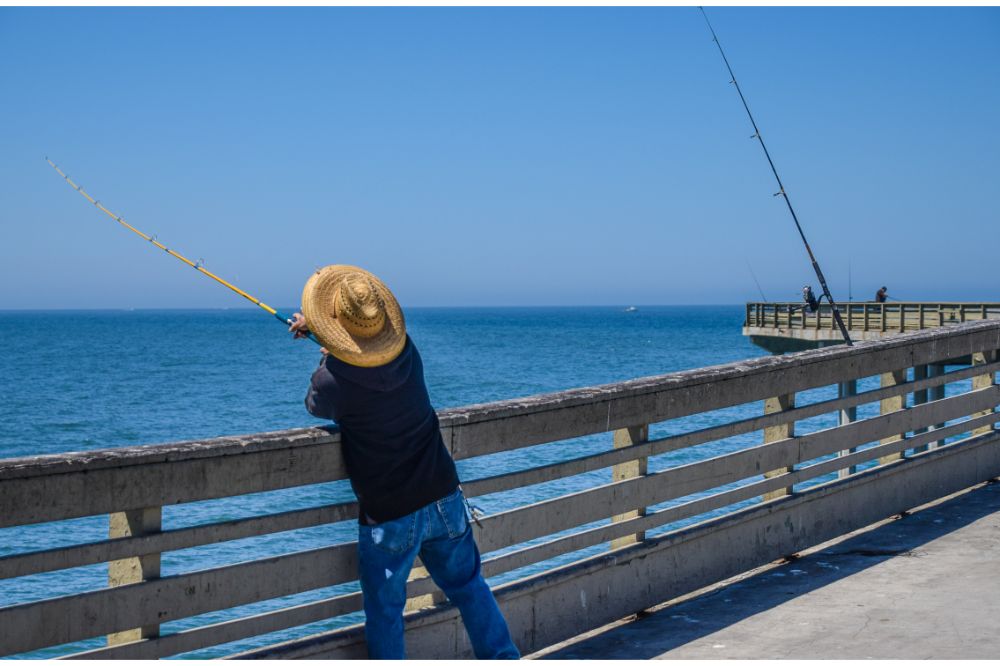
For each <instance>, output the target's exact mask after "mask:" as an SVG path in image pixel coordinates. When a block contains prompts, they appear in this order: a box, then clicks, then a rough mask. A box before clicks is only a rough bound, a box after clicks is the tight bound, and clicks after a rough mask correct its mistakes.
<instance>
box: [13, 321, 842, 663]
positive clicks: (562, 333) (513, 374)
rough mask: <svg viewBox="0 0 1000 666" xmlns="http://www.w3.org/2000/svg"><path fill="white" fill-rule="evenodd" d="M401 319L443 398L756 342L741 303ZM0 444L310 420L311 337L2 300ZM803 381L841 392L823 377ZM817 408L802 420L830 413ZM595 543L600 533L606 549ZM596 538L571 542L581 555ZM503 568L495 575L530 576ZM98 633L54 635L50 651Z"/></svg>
mask: <svg viewBox="0 0 1000 666" xmlns="http://www.w3.org/2000/svg"><path fill="white" fill-rule="evenodd" d="M406 317H407V325H408V330H409V332H410V334H411V336H412V337H413V339H414V341H415V342H416V344H417V346H418V348H419V349H420V351H421V353H422V355H423V358H424V364H425V370H426V376H427V382H428V386H429V389H430V394H431V398H432V400H433V401H434V403H435V405H436V406H437V407H439V408H442V407H451V406H458V405H467V404H471V403H480V402H488V401H492V400H500V399H505V398H512V397H516V396H525V395H531V394H535V393H541V392H549V391H557V390H561V389H567V388H572V387H578V386H587V385H593V384H600V383H606V382H613V381H618V380H624V379H631V378H635V377H640V376H646V375H655V374H661V373H666V372H671V371H676V370H683V369H689V368H696V367H702V366H706V365H714V364H719V363H727V362H730V361H735V360H739V359H746V358H751V357H756V356H760V355H762V352H761V351H760V350H758V349H757V348H755V347H753V346H752V345H750V343H749V342H748V341H747V340H745V339H744V338H743V336H742V335H741V331H740V327H741V325H742V320H743V307H742V306H739V305H736V306H702V307H681V306H676V307H641V308H639V310H638V311H637V312H631V313H627V312H625V311H624V308H623V307H589V308H575V307H573V308H570V307H565V308H559V307H546V308H447V309H445V308H441V309H438V308H414V309H410V310H407V311H406ZM0 349H2V354H0V422H2V423H3V426H4V427H3V428H0V458H10V457H17V456H27V455H37V454H51V453H60V452H66V451H81V450H87V449H101V448H109V447H120V446H131V445H136V444H154V443H161V442H171V441H177V440H185V439H202V438H211V437H217V436H221V435H232V434H241V433H252V432H259V431H267V430H278V429H283V428H292V427H302V426H309V425H313V424H317V423H320V422H319V421H317V420H316V419H313V418H312V417H311V416H310V415H309V414H308V413H307V412H306V411H305V409H304V407H303V404H302V400H303V397H304V394H305V390H306V386H307V383H308V380H309V375H310V373H311V371H312V369H313V368H314V367H315V366H316V364H317V362H318V359H319V353H318V351H317V350H316V348H315V347H314V345H313V344H312V343H310V342H308V341H297V342H293V341H292V340H291V339H289V337H288V336H287V334H286V333H285V332H284V331H283V330H282V328H281V327H280V325H279V324H278V323H276V322H275V321H274V320H273V319H272V318H271V317H269V316H267V315H265V314H263V313H261V312H260V311H259V310H249V309H247V310H243V309H239V310H205V311H150V310H144V311H143V310H136V311H59V312H5V313H4V312H0ZM811 393H814V394H815V395H813V396H812V398H810V401H811V400H813V399H822V398H830V397H833V393H832V389H819V390H817V391H815V392H811ZM760 413H761V405H760V404H759V403H757V404H752V405H747V406H741V407H738V408H732V409H729V410H720V411H718V412H714V413H710V414H704V415H697V416H695V417H691V418H688V419H681V420H678V421H675V422H670V423H668V424H663V425H660V426H657V427H654V429H653V432H652V435H653V436H663V435H665V434H669V433H674V432H681V431H685V430H690V429H694V428H699V427H705V426H707V425H711V424H713V423H718V422H722V421H723V420H730V419H733V418H739V417H746V416H750V415H754V414H760ZM831 419H832V417H820V418H817V419H815V420H814V422H813V424H812V426H811V427H825V426H829V425H832V420H831ZM609 437H610V435H607V434H602V435H599V436H593V437H586V438H580V439H577V440H572V441H570V442H557V443H553V444H548V445H544V446H540V447H532V448H531V449H528V450H524V451H517V452H511V453H505V454H498V455H494V456H489V457H487V458H485V459H478V460H475V461H468V462H461V463H460V464H459V472H460V475H461V476H462V477H463V478H464V479H466V480H468V479H473V478H478V477H482V476H489V475H492V474H496V473H499V472H503V471H508V470H512V469H518V468H523V467H528V466H533V465H537V464H541V463H544V462H550V461H554V460H559V459H565V458H570V457H576V456H579V455H583V454H585V453H590V452H593V451H597V450H600V449H602V448H607V447H608V442H609V441H610V440H609ZM759 441H760V436H759V433H752V434H751V435H747V436H744V437H741V438H740V437H737V438H731V439H729V440H725V441H723V442H719V443H714V444H710V445H705V446H702V447H698V449H697V450H690V451H679V452H675V453H672V454H667V455H664V456H658V457H657V458H655V459H653V460H651V461H650V471H657V470H660V469H664V468H666V467H669V466H674V465H677V464H682V463H684V462H689V461H691V460H693V459H694V458H695V457H706V456H710V455H718V454H719V453H720V452H723V451H728V450H733V449H736V448H742V447H745V446H749V445H752V444H755V443H758V442H759ZM609 481H610V472H609V470H601V471H597V472H593V473H590V474H584V475H580V476H576V477H572V478H570V479H562V480H559V481H556V482H552V483H547V484H541V485H538V486H534V487H531V488H527V489H521V490H517V491H512V492H508V493H502V494H496V495H492V496H486V497H482V498H477V499H476V501H475V503H476V504H478V505H479V506H481V507H482V508H483V509H484V510H485V511H486V512H487V513H491V512H495V511H498V510H503V509H507V508H510V507H514V506H518V505H522V504H526V503H530V502H533V501H538V500H540V499H544V498H547V497H552V496H555V495H559V494H564V493H566V492H569V491H574V490H581V489H583V488H586V487H591V486H595V485H599V484H602V483H608V482H609ZM349 498H351V491H350V488H349V487H348V486H347V484H346V482H338V483H329V484H321V485H316V486H310V487H305V488H296V489H290V490H286V491H279V492H273V493H261V494H259V495H250V496H244V497H238V498H231V499H227V500H221V501H213V502H203V503H193V504H186V505H178V506H171V507H167V508H166V509H165V510H164V528H165V529H175V528H179V527H185V526H189V525H197V524H200V523H206V522H213V521H217V520H222V519H231V518H236V517H242V516H249V515H255V514H262V513H269V512H274V511H284V510H290V509H294V508H304V507H309V506H317V505H321V504H325V503H329V502H333V501H341V500H345V499H349ZM107 523H108V519H107V517H106V516H98V517H92V518H86V519H79V520H73V521H64V522H61V523H57V524H46V525H36V526H28V527H21V528H13V529H7V530H0V556H4V555H10V554H14V553H22V552H27V551H32V550H37V549H45V548H53V547H57V546H62V545H69V544H73V543H81V542H86V541H92V540H99V539H101V538H104V537H105V536H106V534H107V529H108V524H107ZM355 530H356V527H355V525H354V524H352V523H351V521H347V522H345V523H341V524H338V525H332V526H322V527H317V528H311V529H306V530H298V531H295V532H286V533H282V534H277V535H270V536H264V537H258V538H254V539H250V540H242V541H237V542H230V543H226V544H219V545H214V546H205V547H199V548H192V549H188V550H185V551H177V552H172V553H167V554H165V555H164V557H163V564H162V574H163V575H171V574H176V573H182V572H187V571H193V570H198V569H205V568H211V567H216V566H221V565H225V564H231V563H235V562H240V561H245V560H249V559H257V558H260V557H264V556H269V555H275V554H279V553H283V552H295V551H300V550H306V549H309V548H316V547H320V546H325V545H329V544H332V543H338V542H344V541H351V540H353V539H354V538H355V534H354V532H355ZM597 550H600V548H598V549H597ZM589 552H596V551H595V550H594V549H589V550H588V551H583V552H581V553H576V554H573V555H571V556H569V557H564V558H562V560H559V561H565V560H566V559H569V558H576V557H580V556H581V555H585V554H587V553H589ZM553 563H554V562H553V561H550V562H547V563H542V564H541V565H536V567H535V568H534V569H530V568H529V569H526V570H521V571H519V572H515V573H511V574H507V575H505V576H498V577H496V578H495V579H493V580H491V582H493V583H497V582H503V581H504V580H508V579H510V578H512V577H517V576H521V575H524V574H525V573H526V571H528V572H530V571H532V570H537V569H539V568H545V567H549V566H552V565H553ZM106 580H107V567H106V565H101V566H89V567H79V568H76V569H72V570H67V571H60V572H53V573H48V574H40V575H35V576H30V577H25V578H21V579H15V580H4V581H0V606H5V605H9V604H14V603H23V602H26V601H33V600H37V599H43V598H46V597H49V596H54V595H56V594H65V593H70V592H84V591H88V590H95V589H100V588H102V587H104V586H105V585H106ZM354 589H356V587H355V586H353V584H352V585H341V586H337V587H336V588H327V589H325V590H316V591H312V592H309V593H304V594H299V595H295V596H293V597H285V598H283V599H277V600H269V601H266V602H261V603H258V604H253V605H252V606H244V607H241V608H239V609H235V610H227V611H220V612H216V613H209V614H206V615H202V616H198V617H195V618H188V619H185V620H181V621H176V622H172V623H169V624H166V625H164V626H163V628H162V631H163V632H164V633H171V632H174V631H178V630H181V629H186V628H190V627H193V626H198V625H202V624H208V623H211V622H218V621H220V620H224V619H231V618H234V617H238V616H241V615H249V614H253V613H257V612H261V611H262V610H270V609H274V608H278V607H282V606H290V605H295V604H298V603H303V602H306V601H311V600H315V599H319V598H322V597H325V596H329V595H330V594H331V593H342V592H344V591H348V590H354ZM357 621H360V617H359V614H354V615H352V616H349V617H345V618H338V619H334V620H330V621H326V622H322V623H316V624H313V625H309V626H307V627H299V628H295V629H292V630H288V631H284V632H279V633H276V634H273V635H269V636H266V637H255V638H254V639H251V640H245V641H241V642H239V643H234V644H230V645H226V646H221V647H216V648H211V649H205V650H200V651H198V652H195V653H191V654H189V655H185V656H190V657H212V656H218V655H222V654H228V653H232V652H236V651H239V650H244V649H248V648H250V647H252V646H256V645H262V644H267V643H270V642H274V641H276V640H279V639H288V638H292V637H296V636H302V635H306V634H309V633H314V632H316V631H319V630H323V629H329V628H332V627H336V626H343V625H345V624H351V623H354V622H357ZM101 644H103V639H99V638H98V639H93V640H90V641H85V642H82V643H77V644H74V645H73V646H63V647H59V648H50V649H47V650H43V651H40V652H37V653H34V654H33V656H47V657H51V656H56V655H59V654H65V653H67V652H71V651H76V650H79V649H81V648H87V647H97V646H99V645H101Z"/></svg>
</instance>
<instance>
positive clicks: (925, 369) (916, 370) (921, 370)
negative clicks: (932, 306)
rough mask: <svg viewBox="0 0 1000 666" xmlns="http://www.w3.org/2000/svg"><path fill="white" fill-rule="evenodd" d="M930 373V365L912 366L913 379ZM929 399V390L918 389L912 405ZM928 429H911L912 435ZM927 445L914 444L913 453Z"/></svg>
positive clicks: (918, 378)
mask: <svg viewBox="0 0 1000 666" xmlns="http://www.w3.org/2000/svg"><path fill="white" fill-rule="evenodd" d="M921 323H922V321H921ZM929 375H930V366H928V365H915V366H913V381H915V382H919V381H920V380H921V379H927V377H928V376H929ZM928 400H930V390H929V389H920V390H918V391H914V392H913V406H914V407H916V406H917V405H922V404H924V403H925V402H927V401H928ZM928 430H930V428H917V429H916V430H914V431H913V434H914V435H919V434H920V433H924V432H927V431H928ZM927 449H928V446H927V445H926V444H924V445H923V446H916V447H914V448H913V452H914V453H920V452H921V451H926V450H927Z"/></svg>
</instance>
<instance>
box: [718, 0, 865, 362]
mask: <svg viewBox="0 0 1000 666" xmlns="http://www.w3.org/2000/svg"><path fill="white" fill-rule="evenodd" d="M698 9H700V10H701V15H702V16H704V17H705V23H706V24H707V25H708V30H709V32H711V33H712V41H714V42H715V45H716V46H718V47H719V54H720V55H721V56H722V61H723V62H725V63H726V69H728V70H729V76H730V81H729V82H730V83H732V84H733V85H734V86H736V92H737V93H739V95H740V101H741V102H743V108H744V109H746V112H747V116H748V117H749V118H750V124H751V125H753V132H754V133H753V136H751V137H750V138H751V139H757V141H759V142H760V147H761V148H763V149H764V156H765V157H767V163H768V164H769V165H770V166H771V173H773V174H774V179H775V180H776V181H778V191H777V192H775V194H774V196H776V197H777V196H780V197H782V198H783V199H784V200H785V204H787V205H788V212H789V213H791V214H792V220H793V221H794V222H795V228H796V229H798V230H799V236H800V237H801V238H802V243H803V245H805V246H806V252H808V253H809V260H810V261H811V262H812V265H813V270H815V271H816V279H818V280H819V284H820V286H821V287H822V288H823V294H824V295H825V296H826V300H827V302H828V303H829V304H830V309H831V310H832V311H833V319H834V321H836V322H837V326H838V327H839V328H840V333H841V335H843V336H844V342H846V343H847V344H848V345H851V336H850V334H848V332H847V327H846V326H844V322H843V320H842V319H841V318H840V310H839V309H838V308H837V304H836V303H835V302H834V300H833V296H832V295H831V294H830V288H829V287H827V286H826V278H825V277H823V271H822V270H820V267H819V262H818V261H816V256H815V255H814V254H813V251H812V248H811V247H809V241H807V240H806V235H805V232H803V231H802V225H801V224H799V218H798V216H797V215H796V214H795V209H794V208H792V202H791V201H790V200H789V198H788V193H787V192H785V186H784V185H783V184H782V183H781V178H780V177H779V176H778V170H777V169H776V168H775V166H774V160H772V159H771V153H769V152H768V150H767V146H765V145H764V137H762V136H761V134H760V129H759V128H758V127H757V121H755V120H754V119H753V114H752V113H750V105H749V104H747V100H746V97H744V96H743V90H742V89H740V84H739V82H737V81H736V75H735V74H734V73H733V68H732V67H731V66H730V65H729V58H727V57H726V52H725V51H723V50H722V42H720V41H719V38H718V36H716V34H715V29H714V28H712V23H711V21H709V20H708V14H706V13H705V8H704V7H699V8H698Z"/></svg>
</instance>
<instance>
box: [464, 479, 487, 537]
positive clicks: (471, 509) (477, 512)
mask: <svg viewBox="0 0 1000 666" xmlns="http://www.w3.org/2000/svg"><path fill="white" fill-rule="evenodd" d="M458 489H459V490H461V491H462V500H463V501H464V502H465V511H466V512H467V513H468V515H469V518H471V519H472V521H473V522H474V523H476V525H478V526H479V529H483V524H482V523H481V522H479V518H480V516H485V515H486V512H485V511H483V510H482V509H480V508H479V507H478V506H473V505H472V503H471V502H469V498H468V497H466V496H465V490H463V489H462V486H459V487H458Z"/></svg>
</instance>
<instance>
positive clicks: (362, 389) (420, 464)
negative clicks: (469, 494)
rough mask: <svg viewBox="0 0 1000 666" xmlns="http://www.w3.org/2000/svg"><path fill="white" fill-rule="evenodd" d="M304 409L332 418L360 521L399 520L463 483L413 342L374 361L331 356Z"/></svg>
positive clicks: (319, 370) (315, 378)
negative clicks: (370, 364) (390, 357)
mask: <svg viewBox="0 0 1000 666" xmlns="http://www.w3.org/2000/svg"><path fill="white" fill-rule="evenodd" d="M306 409H308V410H309V413H310V414H312V415H313V416H317V417H319V418H323V419H332V420H334V421H336V422H337V425H338V426H340V439H341V445H342V447H343V452H344V462H345V464H346V466H347V474H348V476H349V477H350V479H351V487H352V488H354V494H355V495H357V496H358V501H359V503H360V508H361V516H360V518H361V520H362V521H364V519H365V516H368V517H369V518H371V519H372V520H374V521H375V522H379V523H381V522H385V521H387V520H394V519H396V518H400V517H402V516H405V515H407V514H409V513H413V512H414V511H416V510H417V509H419V508H421V507H423V506H425V505H427V504H430V503H431V502H434V501H436V500H439V499H441V498H442V497H447V496H448V495H449V494H451V493H452V492H454V490H455V488H457V487H458V474H457V472H456V471H455V462H454V461H453V460H452V459H451V455H450V454H449V453H448V450H447V449H446V448H445V446H444V440H443V439H442V438H441V429H440V427H439V426H438V418H437V413H436V412H435V411H434V408H433V407H432V406H431V401H430V398H429V397H428V395H427V385H426V384H425V383H424V364H423V361H421V360H420V354H419V352H417V348H416V347H415V346H414V344H413V341H412V340H411V339H410V338H409V336H407V338H406V346H405V347H403V351H402V352H401V353H400V355H399V356H397V357H396V358H395V359H394V360H393V361H390V362H389V363H386V364H385V365H380V366H377V367H374V368H361V367H358V366H354V365H350V364H349V363H345V362H343V361H341V360H340V359H337V358H335V357H334V356H332V355H328V356H326V357H325V358H324V359H323V360H322V362H321V363H320V366H319V368H317V369H316V372H314V373H313V376H312V383H311V385H310V387H309V393H308V394H307V395H306Z"/></svg>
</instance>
